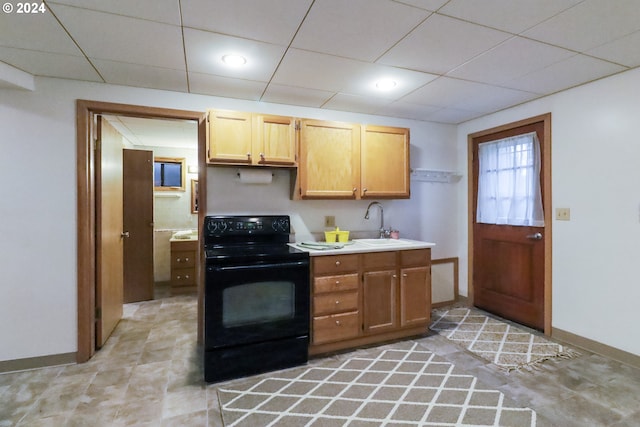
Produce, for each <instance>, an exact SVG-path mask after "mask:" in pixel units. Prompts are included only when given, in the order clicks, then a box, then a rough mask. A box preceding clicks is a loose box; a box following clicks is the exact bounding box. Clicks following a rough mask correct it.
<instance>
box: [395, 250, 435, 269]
mask: <svg viewBox="0 0 640 427" xmlns="http://www.w3.org/2000/svg"><path fill="white" fill-rule="evenodd" d="M400 263H401V264H402V265H430V264H431V249H412V250H407V251H400Z"/></svg>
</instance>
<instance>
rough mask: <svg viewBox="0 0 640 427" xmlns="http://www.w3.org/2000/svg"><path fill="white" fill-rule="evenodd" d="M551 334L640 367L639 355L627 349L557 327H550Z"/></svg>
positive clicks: (560, 339) (576, 345) (567, 341)
mask: <svg viewBox="0 0 640 427" xmlns="http://www.w3.org/2000/svg"><path fill="white" fill-rule="evenodd" d="M551 336H552V337H553V338H554V339H557V340H559V341H563V342H565V343H567V344H570V345H573V346H575V347H580V348H582V349H584V350H588V351H590V352H592V353H596V354H599V355H601V356H605V357H608V358H610V359H613V360H617V361H618V362H621V363H624V364H625V365H630V366H633V367H634V368H639V369H640V356H638V355H637V354H633V353H629V352H627V351H624V350H620V349H618V348H615V347H611V346H608V345H606V344H602V343H599V342H597V341H593V340H590V339H589V338H585V337H582V336H580V335H576V334H572V333H571V332H567V331H563V330H562V329H558V328H552V329H551Z"/></svg>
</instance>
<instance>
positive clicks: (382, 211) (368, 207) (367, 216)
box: [364, 202, 390, 239]
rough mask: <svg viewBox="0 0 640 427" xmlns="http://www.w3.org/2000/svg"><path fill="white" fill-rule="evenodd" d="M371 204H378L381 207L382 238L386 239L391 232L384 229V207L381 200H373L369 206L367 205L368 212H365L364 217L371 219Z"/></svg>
mask: <svg viewBox="0 0 640 427" xmlns="http://www.w3.org/2000/svg"><path fill="white" fill-rule="evenodd" d="M371 206H377V207H378V208H379V209H380V236H379V237H380V238H381V239H384V238H387V237H389V235H390V232H389V231H387V230H385V229H384V209H383V208H382V205H381V204H380V203H379V202H371V203H369V206H367V212H366V213H365V214H364V219H369V209H371Z"/></svg>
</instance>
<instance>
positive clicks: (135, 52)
mask: <svg viewBox="0 0 640 427" xmlns="http://www.w3.org/2000/svg"><path fill="white" fill-rule="evenodd" d="M56 15H57V16H58V18H59V19H60V21H61V22H62V24H63V25H64V26H65V28H67V30H68V31H69V33H70V34H71V37H73V38H74V40H76V41H77V43H78V45H79V46H80V48H81V49H82V50H83V51H84V53H85V54H86V55H87V56H89V57H91V58H99V59H108V60H112V61H120V62H126V63H130V64H142V65H152V66H157V67H163V68H173V69H176V70H180V69H182V70H184V69H185V62H184V48H183V44H182V30H181V29H180V27H177V26H174V25H168V24H160V23H157V22H152V21H147V20H143V19H134V18H128V17H125V16H120V15H113V14H110V13H104V12H94V11H90V10H87V9H78V8H75V7H70V6H60V5H59V6H57V7H56Z"/></svg>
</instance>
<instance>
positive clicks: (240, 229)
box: [204, 215, 290, 236]
mask: <svg viewBox="0 0 640 427" xmlns="http://www.w3.org/2000/svg"><path fill="white" fill-rule="evenodd" d="M204 231H205V233H206V234H208V235H210V236H215V235H246V234H289V232H290V221H289V217H288V216H283V215H278V216H275V215H273V216H207V217H205V219H204Z"/></svg>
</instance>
